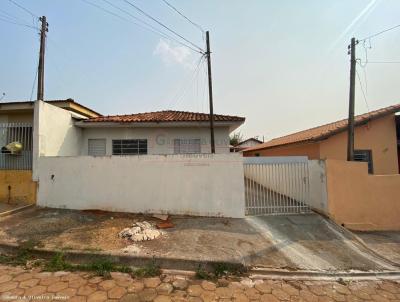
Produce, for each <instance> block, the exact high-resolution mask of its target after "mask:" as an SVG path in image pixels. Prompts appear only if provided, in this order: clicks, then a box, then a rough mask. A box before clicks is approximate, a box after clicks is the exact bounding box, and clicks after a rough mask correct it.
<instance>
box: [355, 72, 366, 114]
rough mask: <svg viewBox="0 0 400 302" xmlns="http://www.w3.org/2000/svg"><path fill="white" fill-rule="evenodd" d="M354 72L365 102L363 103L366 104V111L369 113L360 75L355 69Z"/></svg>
mask: <svg viewBox="0 0 400 302" xmlns="http://www.w3.org/2000/svg"><path fill="white" fill-rule="evenodd" d="M356 74H357V79H358V83H359V84H360V88H361V92H362V95H363V97H364V102H365V105H366V106H367V111H368V113H369V106H368V101H367V96H366V95H365V91H364V88H363V86H362V83H361V79H360V75H359V74H358V71H357V70H356Z"/></svg>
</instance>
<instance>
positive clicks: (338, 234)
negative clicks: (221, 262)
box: [246, 214, 398, 271]
mask: <svg viewBox="0 0 400 302" xmlns="http://www.w3.org/2000/svg"><path fill="white" fill-rule="evenodd" d="M246 220H247V221H248V223H249V224H250V225H252V226H253V227H254V228H255V229H256V230H257V231H258V232H259V233H260V234H262V236H263V237H264V238H265V239H266V240H268V241H270V242H271V243H272V244H273V246H274V248H275V251H273V252H271V251H270V252H268V253H265V255H262V253H258V255H259V257H257V258H253V259H252V264H253V265H255V266H260V267H265V266H266V264H267V263H268V260H267V259H266V258H268V257H270V256H271V254H275V253H276V254H279V255H281V256H282V257H283V258H284V259H285V261H286V263H287V268H288V269H303V270H318V271H320V270H323V271H350V270H352V271H357V270H358V271H384V270H398V268H396V267H393V266H391V265H390V264H389V263H388V262H386V261H384V260H382V259H379V258H377V257H375V256H374V255H373V254H371V253H370V251H368V250H367V249H366V248H364V247H363V246H362V245H360V244H359V243H358V242H357V240H355V238H354V237H352V236H350V235H348V233H347V232H344V231H343V230H342V229H340V227H338V226H337V225H335V224H333V223H332V222H330V221H328V220H326V219H324V218H323V217H321V216H319V215H317V214H308V215H292V216H291V215H287V216H264V217H260V216H259V217H248V218H246Z"/></svg>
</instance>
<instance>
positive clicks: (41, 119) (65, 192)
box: [32, 101, 245, 217]
mask: <svg viewBox="0 0 400 302" xmlns="http://www.w3.org/2000/svg"><path fill="white" fill-rule="evenodd" d="M214 117H215V119H214V127H215V147H216V153H217V154H211V148H210V139H209V138H210V123H209V122H210V120H209V115H208V114H205V113H195V112H182V111H158V112H149V113H139V114H131V115H115V116H92V117H88V116H84V115H82V114H78V113H76V112H70V111H67V110H64V109H62V108H59V107H56V106H54V105H52V104H49V103H46V102H43V101H37V102H36V103H35V112H34V130H33V136H32V138H33V152H32V153H33V161H32V166H33V167H32V173H33V176H32V178H33V180H34V181H36V182H38V186H37V187H38V194H37V204H38V205H39V206H45V207H56V208H69V209H100V210H108V211H119V212H136V213H137V212H140V213H169V214H189V215H200V216H225V217H243V216H244V212H245V211H244V185H243V179H244V176H243V158H242V156H241V155H239V154H232V153H230V152H229V134H230V132H231V131H233V130H235V129H236V128H237V127H239V126H240V125H241V124H242V123H243V122H244V120H245V119H244V118H243V117H238V116H229V115H215V116H214Z"/></svg>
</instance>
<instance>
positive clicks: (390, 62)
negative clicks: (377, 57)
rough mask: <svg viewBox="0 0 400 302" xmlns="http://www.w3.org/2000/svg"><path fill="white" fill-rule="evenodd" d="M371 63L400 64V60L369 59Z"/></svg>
mask: <svg viewBox="0 0 400 302" xmlns="http://www.w3.org/2000/svg"><path fill="white" fill-rule="evenodd" d="M368 63H370V64H400V61H368Z"/></svg>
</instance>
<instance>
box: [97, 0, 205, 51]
mask: <svg viewBox="0 0 400 302" xmlns="http://www.w3.org/2000/svg"><path fill="white" fill-rule="evenodd" d="M103 1H104V2H106V3H107V4H109V5H110V6H112V7H114V8H115V9H118V10H119V11H121V12H123V13H125V14H127V15H128V16H130V17H131V18H134V19H135V20H137V21H139V22H141V23H143V24H145V25H146V26H148V27H145V26H143V25H141V24H138V23H136V22H133V21H130V20H129V21H130V22H132V23H133V24H135V25H137V26H139V27H141V28H143V29H146V30H148V31H150V32H152V33H154V34H157V35H160V36H161V37H163V38H165V39H167V40H170V41H174V42H176V43H178V44H181V45H183V46H185V47H187V48H189V49H191V50H193V51H195V52H199V51H198V50H197V49H194V48H192V47H191V46H189V45H187V44H185V43H182V42H181V41H179V40H177V39H175V38H173V37H171V36H169V35H168V34H166V33H164V32H162V31H160V30H158V29H157V28H156V27H154V26H153V25H151V24H150V23H147V22H146V21H144V20H142V19H140V18H138V17H136V16H135V15H132V14H131V13H130V12H128V11H127V10H125V9H122V8H121V7H119V6H117V5H115V4H114V3H112V2H110V1H108V0H103ZM125 20H126V19H125ZM199 53H200V52H199Z"/></svg>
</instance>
